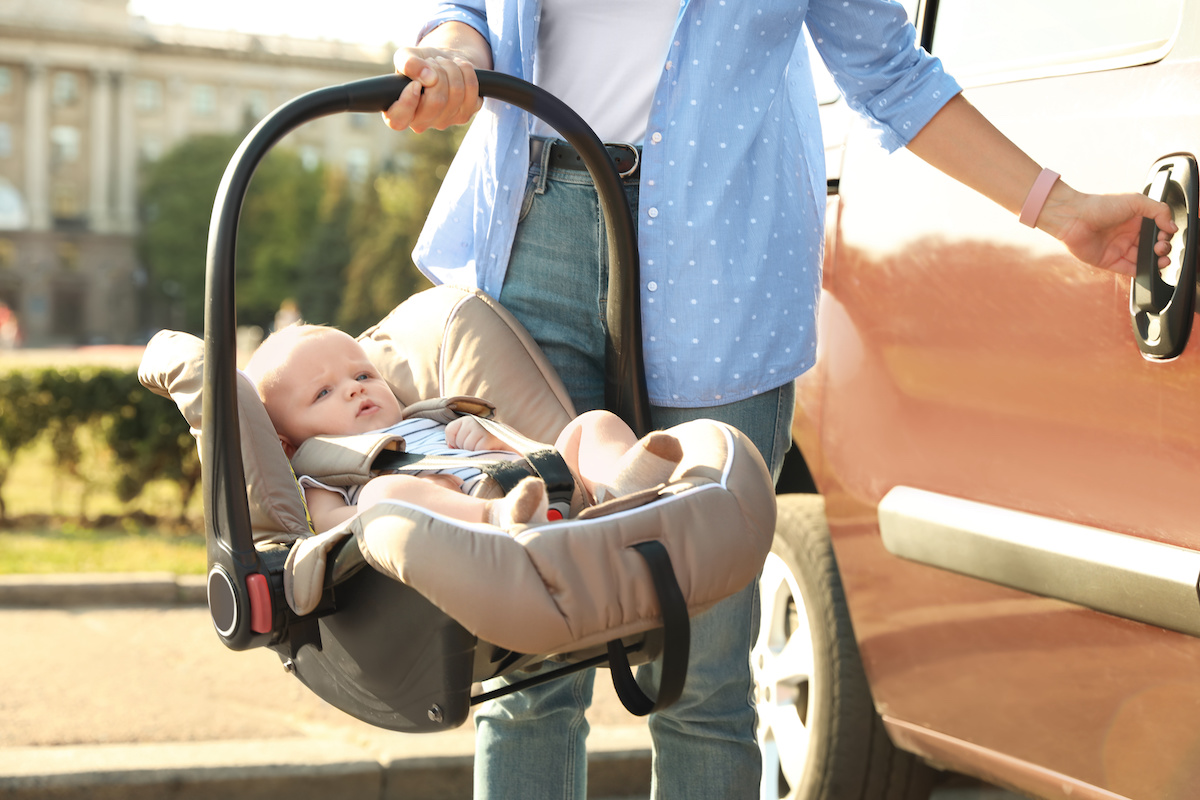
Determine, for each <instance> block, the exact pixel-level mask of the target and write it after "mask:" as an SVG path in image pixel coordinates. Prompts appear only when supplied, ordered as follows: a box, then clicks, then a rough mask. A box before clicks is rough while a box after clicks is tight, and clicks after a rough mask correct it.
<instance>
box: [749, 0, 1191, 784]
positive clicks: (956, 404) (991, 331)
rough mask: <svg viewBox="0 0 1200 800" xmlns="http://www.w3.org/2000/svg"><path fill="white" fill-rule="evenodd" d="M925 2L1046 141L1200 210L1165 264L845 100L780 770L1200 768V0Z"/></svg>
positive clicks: (785, 541) (966, 74) (773, 723)
mask: <svg viewBox="0 0 1200 800" xmlns="http://www.w3.org/2000/svg"><path fill="white" fill-rule="evenodd" d="M907 5H908V7H909V11H910V14H912V15H913V17H914V19H915V20H916V22H917V25H918V30H919V31H920V34H921V37H922V41H923V43H924V45H925V46H926V47H927V48H928V49H929V50H930V51H931V52H932V53H933V54H935V55H937V56H939V57H941V58H942V60H943V61H944V63H945V65H946V68H947V71H948V72H950V73H951V74H953V75H955V77H956V78H958V79H959V81H960V83H962V85H963V86H964V87H965V89H966V96H967V98H968V99H969V100H970V101H971V102H972V103H973V104H974V105H976V106H977V107H979V108H980V109H981V110H982V111H983V113H984V114H985V115H986V116H987V117H989V118H990V119H991V120H992V121H993V122H994V123H996V125H997V126H998V127H999V128H1000V129H1001V130H1003V131H1004V132H1005V133H1006V134H1008V136H1009V137H1010V138H1012V139H1013V140H1014V141H1015V142H1017V144H1018V145H1020V146H1021V147H1022V148H1023V149H1025V150H1026V152H1028V153H1029V154H1030V155H1031V156H1032V157H1033V158H1034V159H1035V160H1037V161H1038V162H1039V163H1041V164H1043V165H1045V166H1047V167H1050V168H1052V169H1054V170H1056V171H1058V172H1060V173H1062V175H1063V176H1064V177H1065V179H1066V180H1068V181H1069V182H1070V183H1071V184H1072V185H1073V186H1075V187H1076V188H1079V189H1084V190H1088V191H1146V192H1150V193H1152V194H1154V195H1155V196H1158V197H1162V198H1163V199H1164V200H1166V201H1167V202H1168V203H1169V204H1170V205H1171V206H1172V208H1173V209H1174V211H1175V218H1176V221H1177V222H1178V223H1179V226H1180V233H1179V234H1177V235H1176V237H1175V239H1174V241H1173V247H1174V253H1173V259H1172V261H1173V264H1172V268H1171V269H1170V270H1168V271H1166V273H1165V274H1163V273H1160V272H1159V270H1158V269H1157V268H1156V267H1153V266H1148V267H1146V268H1145V269H1144V270H1142V272H1141V273H1140V274H1139V276H1138V278H1137V279H1135V280H1130V279H1129V278H1125V277H1120V276H1117V275H1114V274H1111V273H1107V272H1102V271H1098V270H1094V269H1091V268H1089V267H1087V266H1084V265H1082V264H1080V263H1079V262H1077V261H1076V260H1075V259H1074V258H1073V257H1072V256H1071V255H1070V254H1069V253H1068V252H1067V251H1066V249H1065V248H1064V247H1062V246H1061V245H1060V244H1059V243H1058V242H1056V241H1055V240H1053V239H1052V238H1051V237H1049V236H1047V235H1046V234H1044V233H1041V232H1039V231H1034V230H1030V229H1028V228H1025V227H1024V226H1021V225H1019V224H1018V223H1017V221H1016V220H1015V218H1014V217H1013V215H1012V214H1010V213H1008V212H1007V211H1005V210H1003V209H1001V208H999V207H997V206H995V205H993V204H992V203H990V202H989V201H988V200H986V199H984V198H982V197H980V196H978V195H976V194H974V193H973V192H971V191H970V190H968V189H966V188H964V187H962V186H960V185H958V184H957V183H955V182H954V181H952V180H950V179H949V178H946V177H944V176H943V175H941V174H940V173H938V172H936V171H935V170H933V169H932V168H930V167H928V166H927V165H925V164H924V163H923V162H921V161H920V160H918V159H917V158H915V157H914V156H912V155H910V154H908V153H906V152H903V151H902V152H899V153H896V154H894V155H887V154H885V152H884V151H883V150H882V148H880V147H879V145H878V144H877V142H876V139H875V137H874V136H873V134H872V133H871V132H870V130H869V129H868V128H867V126H866V125H865V124H860V123H859V122H858V121H857V120H855V119H854V118H853V115H852V114H850V113H849V112H848V110H847V109H846V108H845V107H844V103H842V102H840V101H836V100H834V101H833V102H830V103H828V104H827V105H825V106H824V107H823V108H824V111H825V112H827V115H828V116H827V118H826V120H825V122H826V147H827V157H828V165H829V200H828V212H829V213H828V234H827V252H826V262H825V272H824V276H823V289H824V292H823V297H822V301H821V307H820V320H819V325H820V352H819V355H818V360H817V365H816V367H815V368H814V369H812V370H811V371H810V372H809V373H808V374H806V375H805V376H803V377H802V378H801V380H800V381H799V382H798V384H797V388H798V393H797V395H798V399H797V418H796V423H795V428H794V440H795V444H796V449H795V451H794V454H793V456H792V457H793V458H794V459H802V462H803V463H800V462H799V461H793V462H792V463H790V464H789V467H788V469H789V477H785V482H784V483H785V486H790V487H791V488H792V489H795V488H798V487H800V486H801V484H802V482H803V478H805V477H807V476H811V480H812V486H811V489H810V491H809V492H808V493H792V494H782V495H781V496H780V498H779V500H780V522H779V528H778V532H777V535H776V544H775V549H774V553H773V554H772V556H771V558H770V560H769V562H768V564H767V567H766V569H765V571H764V573H763V578H762V590H761V591H762V597H763V623H762V631H761V635H760V637H759V641H758V644H757V646H756V647H755V649H754V652H753V659H754V663H755V668H756V671H757V677H758V679H759V690H758V691H759V712H760V719H761V734H762V737H763V739H764V744H765V748H766V753H767V754H768V756H769V757H770V758H772V759H775V761H771V760H769V761H768V763H767V768H766V770H765V774H766V776H767V777H766V780H765V784H766V788H765V792H764V794H765V796H767V797H772V798H773V797H776V796H778V797H787V798H797V799H800V800H816V799H818V798H821V799H823V800H837V799H839V798H855V799H856V800H872V799H875V798H896V799H898V800H917V799H918V798H924V797H927V796H928V793H929V791H930V787H931V786H932V785H933V784H934V782H935V780H936V779H937V775H938V773H937V772H935V768H936V769H937V770H947V771H953V772H957V773H964V774H966V775H971V776H975V777H978V778H980V779H983V780H985V781H987V782H990V783H992V784H996V785H999V786H1002V787H1007V788H1010V789H1012V790H1014V791H1017V792H1020V793H1022V794H1026V795H1030V796H1034V797H1040V798H1063V799H1065V798H1070V799H1071V800H1080V798H1114V797H1128V798H1154V799H1155V800H1176V799H1177V800H1185V799H1190V798H1195V797H1197V796H1200V788H1197V787H1200V722H1198V720H1200V638H1198V637H1200V595H1198V590H1197V586H1198V583H1200V341H1195V340H1193V341H1191V342H1189V340H1188V332H1189V331H1190V327H1191V325H1192V322H1193V318H1194V303H1195V294H1196V260H1197V248H1196V242H1195V240H1196V236H1197V232H1198V230H1200V226H1198V225H1197V218H1196V207H1197V188H1196V187H1197V168H1196V159H1195V156H1196V154H1198V153H1200V0H1139V2H1137V3H1133V2H1118V1H1117V0H1007V2H1004V3H985V2H979V1H978V0H910V2H908V3H907ZM1149 234H1150V238H1151V239H1152V238H1153V231H1149ZM1143 238H1146V232H1145V231H1144V233H1143ZM797 475H799V476H801V478H800V479H797V478H796V476H797ZM776 762H777V763H776ZM776 788H778V794H776V791H775V790H776Z"/></svg>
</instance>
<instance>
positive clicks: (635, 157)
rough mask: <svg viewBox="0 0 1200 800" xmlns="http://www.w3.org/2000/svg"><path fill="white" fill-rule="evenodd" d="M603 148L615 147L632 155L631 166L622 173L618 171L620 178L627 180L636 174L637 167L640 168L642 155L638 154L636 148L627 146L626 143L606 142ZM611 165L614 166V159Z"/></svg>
mask: <svg viewBox="0 0 1200 800" xmlns="http://www.w3.org/2000/svg"><path fill="white" fill-rule="evenodd" d="M605 146H606V147H616V148H618V149H621V150H628V151H629V152H630V153H631V154H633V166H632V167H630V168H629V169H627V170H624V171H621V170H618V173H619V174H620V175H621V177H622V178H628V177H629V176H630V175H632V174H633V173H635V172H637V170H638V167H639V166H641V164H642V154H641V153H639V152H638V149H637V148H636V147H634V146H633V145H631V144H629V143H628V142H608V143H607V144H606V145H605ZM613 163H614V164H615V163H616V159H615V158H614V159H613Z"/></svg>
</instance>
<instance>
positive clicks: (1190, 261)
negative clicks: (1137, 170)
mask: <svg viewBox="0 0 1200 800" xmlns="http://www.w3.org/2000/svg"><path fill="white" fill-rule="evenodd" d="M1143 193H1144V194H1146V195H1148V196H1150V197H1152V198H1154V199H1155V200H1161V201H1162V202H1164V203H1166V204H1168V205H1169V206H1171V209H1172V211H1174V212H1175V219H1176V220H1179V219H1180V217H1182V218H1183V220H1184V221H1183V224H1182V225H1180V228H1181V233H1180V236H1179V239H1181V240H1182V242H1183V245H1182V247H1180V248H1179V249H1178V250H1176V251H1175V252H1174V253H1173V254H1172V262H1173V266H1175V267H1177V268H1178V276H1177V277H1176V279H1175V281H1174V283H1173V284H1172V283H1171V282H1169V281H1168V280H1166V279H1164V278H1163V275H1162V273H1161V271H1160V270H1159V268H1158V256H1156V255H1155V254H1154V244H1155V242H1157V241H1158V225H1157V224H1155V222H1154V220H1152V219H1144V220H1142V231H1141V237H1140V239H1139V244H1138V261H1137V275H1136V276H1135V277H1134V279H1133V283H1132V284H1131V285H1130V287H1129V313H1130V315H1131V316H1132V318H1133V335H1134V338H1135V339H1136V340H1137V344H1138V349H1140V350H1141V351H1142V355H1143V356H1144V357H1145V358H1147V359H1153V360H1156V361H1160V360H1165V359H1169V358H1175V357H1176V356H1178V355H1179V354H1180V353H1182V352H1183V348H1184V346H1185V345H1186V344H1187V340H1188V335H1189V334H1190V333H1191V330H1192V315H1193V313H1194V312H1195V307H1196V235H1197V227H1198V226H1197V224H1196V202H1197V169H1196V159H1195V158H1193V157H1192V156H1190V155H1186V154H1183V153H1176V154H1174V155H1170V156H1167V157H1166V158H1162V159H1159V160H1158V161H1157V162H1156V163H1155V164H1154V166H1153V167H1152V168H1151V170H1150V178H1149V182H1148V185H1147V187H1146V188H1145V189H1144V190H1143Z"/></svg>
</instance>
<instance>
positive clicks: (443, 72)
mask: <svg viewBox="0 0 1200 800" xmlns="http://www.w3.org/2000/svg"><path fill="white" fill-rule="evenodd" d="M395 62H396V72H398V73H400V74H402V75H407V76H408V77H409V78H411V79H412V82H411V83H410V84H408V86H405V87H404V91H403V92H401V93H400V97H399V99H397V100H396V102H395V103H392V105H391V106H390V107H389V108H388V110H387V111H385V112H383V121H384V123H385V124H386V125H387V126H388V127H389V128H391V129H393V130H397V131H402V130H404V129H405V128H411V129H412V130H413V131H414V132H416V133H422V132H424V131H426V130H428V129H429V128H436V129H437V130H439V131H442V130H445V129H446V128H449V127H450V126H452V125H461V124H463V123H465V122H469V121H470V119H471V117H472V116H473V115H474V114H475V112H476V111H478V110H479V109H480V108H482V107H483V100H481V99H480V97H479V79H478V78H477V77H476V75H475V67H474V66H473V65H472V64H471V62H469V61H467V60H466V59H464V58H462V57H461V56H459V55H457V54H455V53H451V52H450V51H447V50H438V49H435V48H428V47H405V48H403V49H400V50H397V51H396V57H395Z"/></svg>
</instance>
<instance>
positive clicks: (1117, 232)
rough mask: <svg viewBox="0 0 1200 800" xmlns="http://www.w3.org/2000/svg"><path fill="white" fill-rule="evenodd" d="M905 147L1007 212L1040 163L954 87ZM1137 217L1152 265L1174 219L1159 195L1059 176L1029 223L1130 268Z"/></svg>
mask: <svg viewBox="0 0 1200 800" xmlns="http://www.w3.org/2000/svg"><path fill="white" fill-rule="evenodd" d="M908 149H909V150H911V151H912V152H913V153H915V154H916V155H917V156H919V157H920V158H921V159H923V160H924V161H926V162H927V163H929V164H930V165H932V166H934V167H936V168H937V169H939V170H941V171H942V172H944V173H946V174H947V175H949V176H950V177H952V178H954V179H955V180H957V181H959V182H961V183H963V184H965V185H967V186H969V187H971V188H972V189H975V190H976V191H978V192H979V193H981V194H983V195H984V196H985V197H988V198H990V199H991V200H993V201H995V202H996V203H998V204H1000V205H1001V206H1003V207H1004V208H1007V209H1008V210H1009V211H1012V212H1013V213H1014V214H1016V213H1020V211H1021V207H1022V206H1023V205H1024V203H1025V198H1026V196H1027V195H1028V194H1029V190H1030V188H1031V187H1032V186H1033V183H1034V181H1035V180H1036V179H1037V177H1038V175H1039V174H1040V173H1041V170H1042V168H1041V166H1040V165H1038V163H1037V162H1035V161H1034V160H1033V159H1032V158H1030V157H1029V156H1028V155H1026V154H1025V153H1024V152H1023V151H1022V150H1021V149H1020V148H1018V147H1017V146H1016V145H1015V144H1013V142H1012V141H1010V140H1009V139H1008V137H1006V136H1005V135H1004V134H1003V133H1001V132H1000V131H999V130H997V129H996V127H995V126H994V125H992V123H991V122H989V121H988V120H987V118H985V117H984V116H983V114H981V113H979V111H978V110H977V109H976V108H975V107H974V106H972V105H971V104H970V103H969V102H968V101H967V100H966V99H965V98H964V97H963V96H962V95H957V96H956V97H954V98H953V99H951V100H950V102H948V103H946V105H945V106H943V107H942V109H941V110H940V111H939V112H938V113H937V114H936V115H935V116H934V117H933V119H931V120H930V121H929V123H928V124H927V125H926V126H925V127H924V128H922V129H921V131H920V132H919V133H918V134H917V135H916V136H915V137H913V140H912V141H911V142H910V143H909V145H908ZM1143 217H1150V218H1152V219H1154V221H1155V223H1157V225H1158V227H1159V230H1160V233H1159V241H1158V243H1157V244H1156V245H1155V252H1156V253H1157V254H1158V255H1159V266H1160V267H1165V266H1167V265H1168V264H1169V263H1170V259H1169V257H1168V254H1169V253H1170V251H1171V246H1170V242H1169V241H1167V239H1169V238H1170V234H1173V233H1175V231H1176V230H1177V227H1176V225H1175V222H1174V221H1173V220H1172V218H1171V210H1170V208H1169V207H1168V206H1167V205H1166V204H1165V203H1160V202H1157V201H1155V200H1151V199H1150V198H1148V197H1146V196H1145V195H1141V194H1133V193H1130V194H1117V195H1096V194H1086V193H1084V192H1078V191H1076V190H1074V189H1072V188H1071V187H1070V186H1068V185H1067V184H1066V182H1064V181H1062V180H1059V181H1058V182H1057V183H1055V185H1054V188H1053V189H1052V190H1051V192H1050V196H1049V197H1048V198H1047V199H1046V204H1045V205H1044V206H1043V207H1042V211H1041V214H1040V215H1039V216H1038V218H1037V227H1038V228H1041V229H1042V230H1043V231H1045V232H1046V233H1048V234H1050V235H1051V236H1053V237H1054V238H1056V239H1058V240H1060V241H1061V242H1063V244H1065V245H1066V246H1067V249H1068V250H1070V251H1071V253H1072V254H1073V255H1074V256H1075V257H1076V258H1078V259H1079V260H1081V261H1083V262H1085V263H1087V264H1091V265H1092V266H1094V267H1100V268H1102V269H1109V270H1112V271H1114V272H1119V273H1122V274H1125V275H1133V274H1134V272H1135V271H1136V265H1137V244H1138V236H1139V233H1140V231H1141V224H1142V218H1143Z"/></svg>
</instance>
